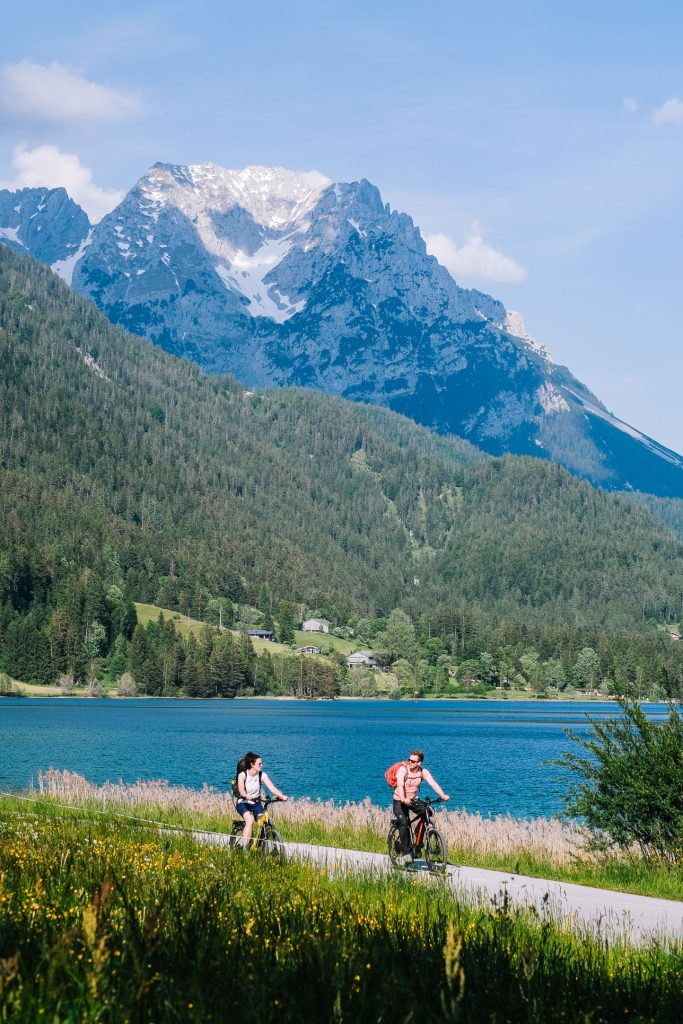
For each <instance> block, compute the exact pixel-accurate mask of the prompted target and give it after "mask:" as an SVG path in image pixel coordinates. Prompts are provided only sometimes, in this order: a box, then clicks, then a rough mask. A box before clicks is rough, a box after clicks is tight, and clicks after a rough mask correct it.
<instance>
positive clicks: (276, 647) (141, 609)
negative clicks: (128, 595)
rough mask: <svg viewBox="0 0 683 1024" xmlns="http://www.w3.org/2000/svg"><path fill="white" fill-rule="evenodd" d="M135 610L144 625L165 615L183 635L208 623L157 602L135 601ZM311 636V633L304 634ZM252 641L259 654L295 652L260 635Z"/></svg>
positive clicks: (233, 631)
mask: <svg viewBox="0 0 683 1024" xmlns="http://www.w3.org/2000/svg"><path fill="white" fill-rule="evenodd" d="M135 611H136V612H137V616H138V622H140V623H141V624H142V625H143V626H146V625H147V623H148V622H152V621H153V622H156V620H157V619H158V618H159V613H160V612H161V614H162V615H163V616H164V618H165V619H166V620H167V621H170V622H172V623H173V625H174V626H175V628H176V630H177V631H178V633H180V635H181V636H189V635H190V633H195V634H196V633H199V632H200V630H202V629H203V628H204V626H205V625H206V623H205V622H202V621H201V620H200V619H191V618H188V616H187V615H182V614H181V613H180V612H174V611H173V610H172V609H170V608H159V607H158V605H155V604H140V603H139V602H137V601H136V602H135ZM229 632H230V633H232V634H233V636H239V633H237V632H236V630H234V629H231V630H229ZM304 635H305V636H310V634H309V633H306V634H304ZM251 642H252V644H253V645H254V650H255V651H256V652H257V654H261V653H262V652H263V651H268V652H270V653H271V654H293V653H294V652H293V651H292V649H291V647H287V646H286V645H285V644H278V643H275V642H274V641H271V640H260V639H259V638H258V637H252V638H251Z"/></svg>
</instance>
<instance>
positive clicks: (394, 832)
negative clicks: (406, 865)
mask: <svg viewBox="0 0 683 1024" xmlns="http://www.w3.org/2000/svg"><path fill="white" fill-rule="evenodd" d="M387 849H388V853H389V860H390V861H391V863H392V865H393V866H394V867H395V868H400V867H402V864H401V861H400V856H401V842H400V837H399V832H398V825H392V826H391V828H390V829H389V835H388V836H387Z"/></svg>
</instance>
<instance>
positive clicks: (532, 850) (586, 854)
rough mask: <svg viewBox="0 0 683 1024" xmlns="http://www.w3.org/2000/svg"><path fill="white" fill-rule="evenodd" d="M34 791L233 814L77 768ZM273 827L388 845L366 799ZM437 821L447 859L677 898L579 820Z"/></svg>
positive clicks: (160, 786) (313, 810) (220, 824)
mask: <svg viewBox="0 0 683 1024" xmlns="http://www.w3.org/2000/svg"><path fill="white" fill-rule="evenodd" d="M35 792H36V793H37V794H39V795H41V796H43V797H46V798H48V799H50V800H54V801H57V802H62V803H65V804H69V805H78V806H85V805H89V806H91V807H93V808H98V807H99V808H109V809H112V810H115V809H116V810H119V811H120V812H121V813H125V814H135V815H139V816H141V817H145V818H148V819H151V820H156V821H163V822H168V823H170V824H176V825H180V826H182V827H186V828H202V829H209V830H211V831H217V832H229V831H230V828H231V826H232V821H233V818H234V817H235V812H234V806H233V800H232V797H231V796H230V795H228V794H227V793H223V792H219V791H218V790H215V789H212V788H210V787H208V786H204V787H203V788H202V789H200V790H195V789H191V788H189V787H186V786H171V785H169V784H168V783H167V782H163V781H151V782H145V781H139V782H136V783H134V784H132V785H127V784H124V783H122V782H118V783H110V782H107V783H104V784H103V785H101V786H98V785H96V784H95V783H91V782H88V781H87V780H86V779H84V778H83V776H81V775H77V774H76V773H74V772H63V771H56V770H54V769H50V770H49V771H46V772H40V773H39V774H38V782H37V785H36V789H35ZM276 815H277V827H278V829H279V831H280V832H281V833H282V835H283V837H284V838H285V839H288V840H291V841H293V842H302V843H315V844H317V845H321V846H337V847H340V848H343V849H356V850H366V851H369V852H374V853H385V852H386V834H387V826H388V821H389V815H388V810H387V809H386V808H381V807H378V806H377V805H376V804H372V803H371V802H370V801H369V800H365V801H363V802H362V803H356V804H354V803H347V804H344V805H341V806H340V805H337V804H335V803H334V802H333V801H331V800H330V801H313V800H307V799H304V800H292V801H289V802H287V803H282V804H278V805H277V811H276ZM438 824H439V828H440V830H441V831H442V833H443V835H444V838H445V839H446V843H447V846H448V853H449V860H450V862H451V863H453V864H466V865H469V866H472V867H483V868H490V869H493V870H501V871H512V872H514V873H516V874H524V875H532V876H535V877H539V878H552V879H556V880H558V881H568V882H577V883H580V884H584V885H593V886H598V887H600V888H606V889H616V890H619V891H624V892H632V893H635V894H638V895H643V896H659V897H661V898H664V899H679V900H681V899H683V871H682V870H681V869H680V868H678V869H676V868H673V869H672V868H671V866H670V865H663V864H656V863H652V862H648V861H645V860H644V859H643V858H642V857H641V856H640V855H639V854H637V853H636V852H635V851H631V852H622V853H611V854H603V855H601V856H597V855H596V854H595V853H594V852H592V851H590V850H589V849H588V847H587V842H586V841H587V837H586V833H585V832H584V830H583V829H581V828H580V827H579V826H576V825H569V824H564V823H562V822H560V821H558V820H556V819H551V820H548V819H546V818H534V819H515V818H512V817H510V816H509V815H500V816H498V817H495V818H484V817H482V816H481V815H480V814H469V813H467V812H465V811H462V810H453V811H445V810H439V812H438Z"/></svg>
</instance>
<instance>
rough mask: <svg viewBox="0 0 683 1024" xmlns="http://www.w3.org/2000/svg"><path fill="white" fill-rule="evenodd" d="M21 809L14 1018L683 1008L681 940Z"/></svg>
mask: <svg viewBox="0 0 683 1024" xmlns="http://www.w3.org/2000/svg"><path fill="white" fill-rule="evenodd" d="M18 806H19V805H18V803H17V802H14V803H12V802H10V801H0V1021H3V1022H8V1024H9V1022H12V1024H14V1022H17V1024H19V1022H21V1024H29V1022H30V1024H35V1022H36V1021H41V1020H49V1021H53V1022H60V1024H67V1022H74V1024H75V1022H98V1024H99V1022H102V1024H123V1022H125V1021H128V1022H129V1024H148V1022H149V1024H151V1022H154V1024H170V1022H188V1021H191V1022H200V1021H201V1022H205V1021H216V1022H223V1021H226V1022H227V1021H233V1022H238V1024H241V1022H244V1024H251V1022H257V1021H258V1022H266V1024H267V1022H271V1021H272V1022H282V1024H289V1022H292V1024H294V1022H297V1024H299V1022H306V1024H309V1022H310V1024H315V1022H318V1021H320V1022H338V1024H342V1022H354V1024H364V1022H372V1024H376V1022H384V1021H391V1022H397V1024H408V1022H409V1021H411V1022H415V1021H418V1020H423V1021H429V1022H441V1021H443V1022H456V1021H457V1022H462V1024H478V1022H483V1021H493V1020H495V1021H500V1022H503V1021H511V1022H516V1021H520V1022H521V1021H524V1022H528V1024H536V1022H539V1024H540V1022H549V1021H567V1022H570V1021H572V1022H573V1021H582V1022H588V1021H590V1022H593V1024H603V1022H605V1024H607V1022H613V1021H615V1022H616V1021H624V1020H630V1021H637V1022H642V1024H644V1022H646V1021H647V1022H655V1021H657V1022H661V1024H667V1022H672V1024H673V1022H674V1021H675V1022H678V1021H679V1020H680V993H681V987H682V986H683V957H682V955H681V950H680V949H675V948H666V947H664V946H657V945H653V946H650V947H648V948H646V949H639V950H635V949H629V948H626V947H624V946H618V945H617V946H607V945H606V944H605V943H602V942H600V941H599V940H596V939H594V938H593V939H592V938H590V937H583V938H582V937H581V936H577V935H576V934H575V933H573V932H568V931H564V930H562V929H561V928H559V927H557V926H556V925H554V924H553V923H552V922H551V921H549V920H543V919H542V918H539V917H538V916H537V915H535V914H533V913H531V912H528V911H527V912H521V913H515V912H513V911H512V910H511V908H510V907H509V906H508V905H507V904H506V903H505V902H501V903H500V905H499V906H497V907H493V908H489V909H487V910H475V909H473V908H471V907H468V906H465V905H460V904H458V903H457V902H456V901H455V900H454V899H453V898H452V897H451V896H450V895H449V894H448V892H447V891H446V890H445V889H443V888H440V887H433V886H422V885H419V884H415V883H409V882H406V881H402V880H399V879H392V878H389V879H381V880H380V879H378V878H376V877H371V876H358V877H344V878H343V879H333V878H330V877H328V875H327V874H326V873H325V872H324V871H323V872H321V871H317V870H314V869H313V868H310V867H306V866H303V865H297V864H284V865H281V864H278V863H276V862H272V861H268V860H267V859H266V858H263V857H260V856H256V855H253V854H250V853H247V852H230V851H226V850H216V849H206V848H204V847H200V846H198V845H197V844H194V843H192V842H191V840H189V839H188V838H186V837H182V836H159V835H155V834H153V833H152V834H150V833H149V832H148V831H147V830H143V829H136V828H135V827H134V826H131V825H129V824H125V823H121V821H120V820H119V819H116V818H114V817H112V816H111V815H106V814H104V815H98V816H96V817H94V818H93V819H92V820H84V821H75V820H74V819H73V816H69V815H68V814H67V815H65V816H64V817H60V816H59V813H58V810H57V809H56V808H55V807H54V804H52V805H36V809H35V811H34V812H33V813H31V814H30V815H28V816H27V815H25V814H24V815H22V814H17V807H18ZM84 814H85V812H84Z"/></svg>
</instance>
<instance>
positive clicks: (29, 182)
mask: <svg viewBox="0 0 683 1024" xmlns="http://www.w3.org/2000/svg"><path fill="white" fill-rule="evenodd" d="M12 166H13V167H14V169H15V170H16V172H17V175H16V178H15V179H14V181H11V182H9V181H7V182H3V181H0V188H9V189H12V190H14V189H17V188H59V187H60V186H62V187H63V188H65V189H66V191H67V192H68V193H69V195H70V196H71V198H72V199H75V201H76V202H77V203H78V204H79V205H80V206H82V207H83V209H84V210H85V212H86V213H87V214H88V217H89V218H90V220H91V221H92V222H93V223H95V222H96V221H98V220H101V219H102V217H104V215H105V214H106V213H109V211H110V210H113V208H114V207H115V206H116V204H117V203H119V202H121V200H122V199H123V192H117V191H116V190H115V189H105V188H100V186H99V185H96V184H95V182H94V181H93V180H92V171H91V170H90V168H89V167H84V166H83V164H82V163H81V161H80V159H79V158H78V156H77V155H76V154H75V153H62V152H61V150H59V149H58V148H57V147H56V146H36V147H35V149H27V147H26V146H15V147H14V156H13V159H12Z"/></svg>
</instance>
